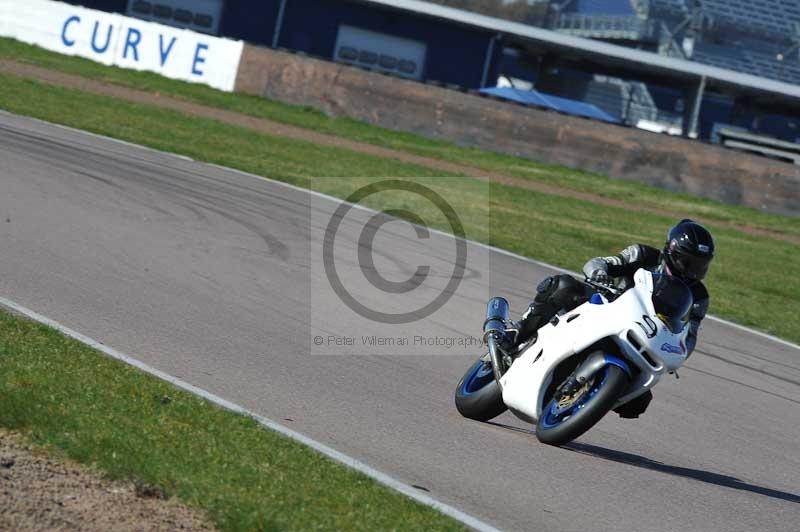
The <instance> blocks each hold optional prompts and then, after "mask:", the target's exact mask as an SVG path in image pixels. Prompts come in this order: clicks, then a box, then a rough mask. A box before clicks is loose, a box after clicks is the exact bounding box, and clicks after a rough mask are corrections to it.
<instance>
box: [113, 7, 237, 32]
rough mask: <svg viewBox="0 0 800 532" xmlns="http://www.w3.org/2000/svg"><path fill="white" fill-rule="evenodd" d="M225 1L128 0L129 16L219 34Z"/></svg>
mask: <svg viewBox="0 0 800 532" xmlns="http://www.w3.org/2000/svg"><path fill="white" fill-rule="evenodd" d="M223 2H224V0H155V1H153V2H146V1H144V0H128V9H127V14H128V15H130V16H132V17H136V18H138V19H142V20H149V21H152V22H158V23H159V24H166V25H168V26H175V27H177V28H186V29H190V30H195V31H199V32H202V33H210V34H212V35H218V34H219V18H220V15H221V14H222V4H223Z"/></svg>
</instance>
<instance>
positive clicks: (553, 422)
mask: <svg viewBox="0 0 800 532" xmlns="http://www.w3.org/2000/svg"><path fill="white" fill-rule="evenodd" d="M607 377H608V366H605V367H604V368H603V378H602V379H600V382H595V383H594V384H593V385H592V387H591V388H590V389H589V391H588V392H586V393H585V394H584V395H583V397H581V398H580V399H578V400H577V401H576V402H575V404H574V405H572V407H571V408H569V409H567V410H564V411H563V412H559V411H558V410H559V409H558V404H557V403H556V400H555V398H553V399H550V402H548V403H547V406H546V407H545V408H544V410H543V411H542V427H543V428H545V429H552V428H555V427H557V426H559V425H561V424H562V423H564V422H565V421H566V420H568V419H570V418H571V417H572V416H574V415H575V414H577V413H578V412H580V411H581V410H582V409H584V408H586V405H588V404H589V403H590V402H591V401H592V399H594V397H595V396H596V395H597V392H599V391H600V390H601V389H602V388H603V386H605V384H606V378H607Z"/></svg>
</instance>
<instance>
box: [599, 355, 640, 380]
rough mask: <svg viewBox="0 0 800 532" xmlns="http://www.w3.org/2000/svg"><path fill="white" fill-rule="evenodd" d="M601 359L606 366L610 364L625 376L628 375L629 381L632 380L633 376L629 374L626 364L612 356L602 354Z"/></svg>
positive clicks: (629, 370)
mask: <svg viewBox="0 0 800 532" xmlns="http://www.w3.org/2000/svg"><path fill="white" fill-rule="evenodd" d="M603 359H604V360H605V361H606V364H612V365H614V366H617V367H618V368H619V369H621V370H622V371H624V372H625V374H626V375H628V378H629V379H630V378H633V374H632V373H631V369H630V368H629V367H628V363H627V362H625V361H624V360H622V359H621V358H618V357H615V356H614V355H609V354H604V355H603Z"/></svg>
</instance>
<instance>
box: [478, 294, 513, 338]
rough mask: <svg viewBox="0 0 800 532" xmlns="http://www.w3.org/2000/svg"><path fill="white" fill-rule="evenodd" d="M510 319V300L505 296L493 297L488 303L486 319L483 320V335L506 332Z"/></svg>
mask: <svg viewBox="0 0 800 532" xmlns="http://www.w3.org/2000/svg"><path fill="white" fill-rule="evenodd" d="M507 321H508V301H506V299H505V298H503V297H493V298H492V299H490V300H489V302H488V303H487V304H486V321H484V322H483V336H484V338H486V337H487V336H488V335H489V334H492V333H495V334H501V335H502V334H505V332H506V322H507Z"/></svg>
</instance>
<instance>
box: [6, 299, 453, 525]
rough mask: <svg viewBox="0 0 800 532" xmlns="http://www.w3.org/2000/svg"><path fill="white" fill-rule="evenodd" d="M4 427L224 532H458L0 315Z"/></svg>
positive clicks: (407, 503) (355, 478)
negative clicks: (136, 485)
mask: <svg viewBox="0 0 800 532" xmlns="http://www.w3.org/2000/svg"><path fill="white" fill-rule="evenodd" d="M0 405H2V408H0V425H2V426H5V427H9V428H12V429H18V430H21V431H22V432H23V433H25V434H26V436H27V437H28V438H29V439H30V440H32V441H33V442H34V443H36V444H38V445H41V446H45V447H46V448H48V449H50V450H51V451H55V452H56V453H59V454H60V453H63V454H66V455H67V456H69V457H71V458H73V459H76V460H79V461H81V462H84V463H93V464H96V465H97V466H99V467H100V468H101V469H102V470H103V471H105V472H106V474H107V475H108V476H109V477H110V478H113V479H121V478H130V479H140V480H142V481H144V482H146V483H148V484H151V485H154V486H158V487H160V488H162V489H163V490H164V491H165V493H166V494H167V495H168V496H177V497H179V498H180V499H182V500H184V501H186V502H187V503H188V504H190V505H193V506H197V507H200V508H203V509H204V510H205V511H206V512H207V514H208V516H209V517H210V518H211V520H212V521H213V522H214V523H215V524H216V525H217V526H218V527H219V528H220V529H222V530H302V531H307V530H431V529H434V530H462V529H463V527H462V526H460V524H459V523H456V522H455V521H453V520H451V519H450V518H447V517H445V516H443V515H442V514H440V513H438V512H436V511H434V510H432V509H430V508H428V507H425V506H423V505H421V504H418V503H416V502H414V501H412V500H411V499H408V498H407V497H405V496H402V495H399V494H398V493H396V492H394V491H392V490H390V489H388V488H385V487H383V486H381V485H379V484H377V483H376V482H374V481H373V480H371V479H369V478H368V477H366V476H365V475H362V474H360V473H357V472H355V471H353V470H351V469H349V468H346V467H344V466H341V465H339V464H336V463H334V462H333V461H331V460H329V459H328V458H326V457H324V456H322V455H321V454H319V453H317V452H315V451H313V450H311V449H309V448H308V447H305V446H303V445H300V444H298V443H296V442H293V441H291V440H289V439H287V438H284V437H283V436H281V435H279V434H277V433H275V432H273V431H268V430H264V429H263V427H261V426H260V425H259V424H258V423H256V422H255V421H254V420H252V419H250V418H248V417H245V416H242V415H237V414H233V413H231V412H228V411H226V410H223V409H221V408H218V407H216V406H215V405H213V404H211V403H209V402H208V401H205V400H203V399H200V398H198V397H195V396H193V395H191V394H189V393H186V392H183V391H180V390H178V389H176V388H174V387H173V386H171V385H169V384H167V383H164V382H162V381H160V380H158V379H156V378H154V377H151V376H149V375H146V374H144V373H142V372H140V371H138V370H136V369H134V368H132V367H130V366H128V365H126V364H123V363H121V362H118V361H116V360H112V359H110V358H107V357H105V356H104V355H102V354H101V353H98V352H97V351H94V350H92V349H90V348H88V347H86V346H85V345H84V344H81V343H79V342H77V341H74V340H72V339H70V338H67V337H65V336H63V335H61V334H60V333H58V332H57V331H55V330H53V329H50V328H48V327H45V326H43V325H39V324H37V323H34V322H31V321H28V320H26V319H22V318H19V317H16V316H13V315H11V314H9V313H6V312H3V311H0Z"/></svg>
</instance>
